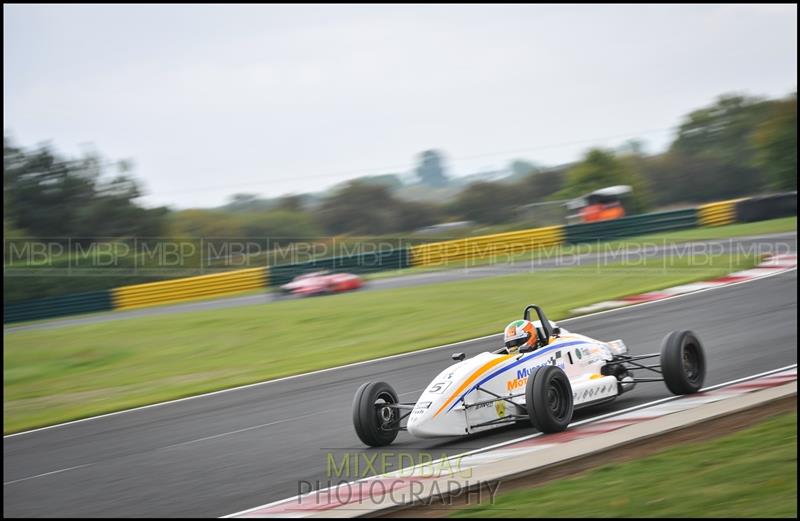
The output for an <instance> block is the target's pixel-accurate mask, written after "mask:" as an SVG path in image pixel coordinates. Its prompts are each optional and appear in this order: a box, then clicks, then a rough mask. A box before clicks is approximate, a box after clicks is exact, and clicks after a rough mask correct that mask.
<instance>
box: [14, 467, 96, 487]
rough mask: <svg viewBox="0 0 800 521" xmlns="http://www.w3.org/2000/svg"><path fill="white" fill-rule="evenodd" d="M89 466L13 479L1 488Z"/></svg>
mask: <svg viewBox="0 0 800 521" xmlns="http://www.w3.org/2000/svg"><path fill="white" fill-rule="evenodd" d="M91 465H92V463H87V464H85V465H76V466H74V467H67V468H65V469H59V470H53V471H51V472H45V473H44V474H36V475H35V476H28V477H27V478H20V479H15V480H12V481H5V482H3V486H4V487H5V486H6V485H12V484H14V483H19V482H20V481H28V480H29V479H36V478H43V477H45V476H52V475H53V474H60V473H62V472H67V471H68V470H75V469H81V468H84V467H89V466H91Z"/></svg>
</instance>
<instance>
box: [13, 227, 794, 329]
mask: <svg viewBox="0 0 800 521" xmlns="http://www.w3.org/2000/svg"><path fill="white" fill-rule="evenodd" d="M642 244H643V246H642V247H641V248H632V249H631V248H626V249H620V248H616V247H611V248H608V249H604V250H601V251H598V252H591V253H587V251H588V248H590V247H591V246H592V245H590V244H579V245H573V246H562V247H558V248H552V249H544V250H540V251H539V252H538V253H535V254H533V257H532V258H531V259H530V260H524V261H516V262H505V261H506V260H507V259H506V258H505V257H502V256H500V257H498V258H497V259H496V262H495V263H493V264H491V265H485V266H469V263H468V262H465V264H464V266H463V267H460V268H452V269H446V270H439V271H431V272H427V273H425V272H423V273H418V274H413V275H411V274H406V275H400V276H397V277H388V278H382V279H376V280H371V281H368V282H367V285H366V286H365V287H364V289H363V290H362V291H376V290H383V289H393V288H405V287H413V286H421V285H425V284H439V283H442V282H455V281H466V280H474V279H480V278H486V277H497V276H502V275H513V274H517V273H534V272H537V271H541V270H548V269H553V268H564V267H570V266H581V265H594V264H601V265H607V264H613V263H619V262H626V261H627V262H639V261H641V259H644V258H648V259H651V258H663V257H680V256H684V257H685V256H688V255H699V256H702V255H707V254H713V255H719V254H723V253H730V254H736V253H747V252H756V253H760V254H782V253H788V252H790V251H796V249H797V233H796V232H790V233H778V234H770V235H763V236H754V237H739V238H732V239H717V240H708V241H691V242H685V243H676V244H670V243H664V242H663V241H651V242H649V243H642ZM276 298H278V297H277V295H276V294H275V293H270V292H264V293H261V294H255V295H245V296H240V297H226V298H219V299H212V300H203V301H198V302H187V303H182V304H172V305H164V306H158V307H151V308H143V309H132V310H122V311H112V312H105V313H98V314H91V315H85V316H78V317H71V318H63V319H52V320H46V321H42V322H34V323H30V324H24V325H19V326H13V325H11V326H8V327H4V328H3V334H7V333H13V332H16V331H26V330H32V329H57V328H61V327H68V326H74V325H83V324H97V323H102V322H108V321H113V320H122V319H126V318H136V317H143V316H153V315H163V314H169V313H187V312H192V311H204V310H212V309H225V308H233V307H239V306H251V305H256V304H266V303H269V302H273V301H275V300H276Z"/></svg>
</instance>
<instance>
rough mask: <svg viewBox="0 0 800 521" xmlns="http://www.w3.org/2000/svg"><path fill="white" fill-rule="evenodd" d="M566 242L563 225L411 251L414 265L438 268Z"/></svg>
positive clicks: (463, 240) (467, 239)
mask: <svg viewBox="0 0 800 521" xmlns="http://www.w3.org/2000/svg"><path fill="white" fill-rule="evenodd" d="M563 242H564V226H548V227H546V228H534V229H531V230H522V231H519V232H507V233H498V234H495V235H484V236H481V237H468V238H466V239H457V240H454V241H444V242H434V243H430V244H422V245H417V246H413V247H412V248H411V264H412V265H413V266H435V265H439V264H447V263H448V262H454V261H461V260H467V259H477V258H481V257H497V256H504V255H513V254H517V253H522V252H525V251H530V250H535V249H537V248H544V247H550V246H558V245H559V244H562V243H563Z"/></svg>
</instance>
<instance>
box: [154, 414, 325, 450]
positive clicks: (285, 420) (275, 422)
mask: <svg viewBox="0 0 800 521" xmlns="http://www.w3.org/2000/svg"><path fill="white" fill-rule="evenodd" d="M318 415H319V413H316V412H313V413H309V414H302V415H300V416H295V417H294V418H284V419H282V420H275V421H274V422H269V423H262V424H260V425H252V426H250V427H245V428H243V429H236V430H235V431H229V432H223V433H221V434H214V435H213V436H204V437H202V438H197V439H196V440H189V441H182V442H180V443H173V444H172V445H167V446H165V447H160V448H159V449H157V450H163V449H170V448H173V447H180V446H182V445H191V444H192V443H197V442H199V441H206V440H213V439H215V438H222V437H224V436H230V435H231V434H239V433H240V432H247V431H252V430H254V429H261V428H264V427H270V426H272V425H278V424H280V423H286V422H290V421H294V420H299V419H300V418H308V417H309V416H318Z"/></svg>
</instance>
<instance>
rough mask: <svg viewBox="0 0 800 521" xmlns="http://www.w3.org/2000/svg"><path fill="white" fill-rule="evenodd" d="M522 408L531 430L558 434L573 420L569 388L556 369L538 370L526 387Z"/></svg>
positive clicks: (564, 375) (566, 380)
mask: <svg viewBox="0 0 800 521" xmlns="http://www.w3.org/2000/svg"><path fill="white" fill-rule="evenodd" d="M525 405H526V407H527V409H528V418H529V419H530V421H531V423H532V424H533V426H534V427H536V428H537V429H539V430H540V431H541V432H544V433H551V432H561V431H563V430H565V429H566V428H567V426H568V425H569V422H571V421H572V413H573V411H574V406H573V402H572V386H571V385H570V383H569V378H568V377H567V374H566V373H565V372H564V371H563V370H562V369H561V368H559V367H556V366H553V365H544V366H541V367H537V368H536V369H534V370H533V372H532V373H531V374H530V376H528V382H527V383H526V384H525Z"/></svg>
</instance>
